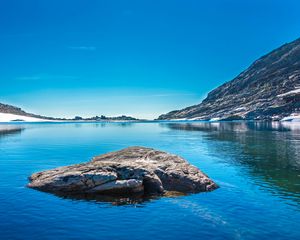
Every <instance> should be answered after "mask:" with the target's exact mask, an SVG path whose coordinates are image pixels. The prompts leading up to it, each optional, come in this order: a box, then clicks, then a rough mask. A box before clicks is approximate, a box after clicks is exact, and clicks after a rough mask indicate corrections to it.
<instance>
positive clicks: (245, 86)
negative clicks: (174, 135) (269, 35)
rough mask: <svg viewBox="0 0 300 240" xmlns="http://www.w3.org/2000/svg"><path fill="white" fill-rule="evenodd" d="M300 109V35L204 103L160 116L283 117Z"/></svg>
mask: <svg viewBox="0 0 300 240" xmlns="http://www.w3.org/2000/svg"><path fill="white" fill-rule="evenodd" d="M299 110H300V38H299V39H297V40H295V41H293V42H291V43H288V44H284V45H283V46H281V47H279V48H277V49H275V50H274V51H272V52H270V53H268V54H266V55H265V56H263V57H261V58H259V59H258V60H257V61H255V62H254V63H253V64H252V65H251V66H250V67H249V68H248V69H246V70H245V71H243V72H242V73H240V74H239V75H238V76H237V77H236V78H234V79H233V80H232V81H229V82H227V83H224V84H223V85H221V86H220V87H218V88H216V89H214V90H213V91H211V92H210V93H209V94H208V96H207V98H206V99H204V100H203V101H202V103H200V104H197V105H194V106H191V107H187V108H184V109H182V110H176V111H172V112H169V113H167V114H163V115H161V116H159V118H158V119H159V120H167V119H199V120H210V119H224V120H227V119H228V120H229V119H282V118H283V117H286V116H289V115H291V114H294V113H299Z"/></svg>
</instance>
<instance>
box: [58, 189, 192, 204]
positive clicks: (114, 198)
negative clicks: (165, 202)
mask: <svg viewBox="0 0 300 240" xmlns="http://www.w3.org/2000/svg"><path fill="white" fill-rule="evenodd" d="M55 195H56V196H58V197H61V198H63V199H70V200H84V201H91V202H95V203H109V204H111V205H113V206H124V205H128V206H136V205H139V206H141V207H142V206H143V204H145V203H147V202H150V201H153V200H158V199H160V198H162V197H168V198H173V197H180V196H187V195H189V194H184V193H180V192H173V191H169V192H166V193H164V194H162V195H145V194H130V195H103V194H90V193H89V194H87V193H82V194H66V193H59V192H57V193H55Z"/></svg>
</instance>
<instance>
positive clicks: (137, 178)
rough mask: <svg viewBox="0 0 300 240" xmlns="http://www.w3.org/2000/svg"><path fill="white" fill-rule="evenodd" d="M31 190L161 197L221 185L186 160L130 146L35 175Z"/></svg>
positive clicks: (204, 189)
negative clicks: (166, 194) (169, 193)
mask: <svg viewBox="0 0 300 240" xmlns="http://www.w3.org/2000/svg"><path fill="white" fill-rule="evenodd" d="M29 180H30V183H29V184H28V187H30V188H35V189H38V190H41V191H45V192H51V193H56V194H58V195H61V194H64V195H72V194H86V195H89V194H92V195H95V194H96V195H119V196H121V195H124V194H126V195H128V194H129V195H134V194H139V195H141V196H145V195H162V194H165V193H167V192H170V191H172V192H179V193H197V192H206V191H212V190H214V189H216V188H218V186H217V185H216V184H215V183H214V182H213V181H212V180H211V179H209V178H208V176H206V175H205V174H204V173H202V172H201V171H200V170H199V169H198V168H196V167H194V166H192V165H190V164H189V163H188V162H187V161H186V160H184V159H183V158H181V157H179V156H176V155H172V154H169V153H166V152H162V151H158V150H154V149H151V148H145V147H129V148H125V149H123V150H120V151H116V152H111V153H107V154H103V155H100V156H97V157H94V158H93V159H92V160H91V161H90V162H86V163H82V164H76V165H71V166H66V167H59V168H55V169H52V170H47V171H43V172H39V173H35V174H32V175H31V176H30V177H29Z"/></svg>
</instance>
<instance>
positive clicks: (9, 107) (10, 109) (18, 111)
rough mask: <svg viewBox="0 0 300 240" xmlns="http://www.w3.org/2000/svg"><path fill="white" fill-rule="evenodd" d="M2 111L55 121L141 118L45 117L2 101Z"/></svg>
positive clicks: (131, 118)
mask: <svg viewBox="0 0 300 240" xmlns="http://www.w3.org/2000/svg"><path fill="white" fill-rule="evenodd" d="M0 113H7V114H14V115H18V116H25V117H32V118H39V119H42V120H50V121H52V120H55V121H69V120H71V121H115V120H117V121H135V120H139V119H137V118H134V117H130V116H125V115H122V116H117V117H106V116H104V115H101V116H100V117H98V116H95V117H90V118H83V117H79V116H76V117H75V118H72V119H67V118H54V117H45V116H41V115H37V114H33V113H27V112H25V111H24V110H22V109H21V108H19V107H15V106H12V105H8V104H3V103H0Z"/></svg>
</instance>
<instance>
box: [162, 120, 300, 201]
mask: <svg viewBox="0 0 300 240" xmlns="http://www.w3.org/2000/svg"><path fill="white" fill-rule="evenodd" d="M162 126H165V127H168V128H169V129H173V130H181V131H182V130H184V131H201V132H204V133H206V134H205V136H204V138H205V139H207V140H208V141H221V142H224V143H225V142H227V143H228V142H232V143H237V144H238V147H237V148H233V147H226V146H225V144H224V147H222V145H221V149H220V145H213V144H211V145H210V146H218V148H216V149H213V148H212V149H209V151H211V152H217V153H218V154H219V155H224V156H226V155H227V156H230V157H224V158H222V159H225V160H224V161H228V159H229V160H230V161H231V162H230V164H238V165H240V166H242V167H244V168H247V170H248V171H249V173H250V174H251V175H252V176H253V177H254V179H256V180H257V184H259V185H261V186H262V187H265V188H268V189H270V191H272V193H273V194H279V195H281V196H282V197H284V196H286V197H293V198H294V199H295V200H296V201H297V202H298V203H299V201H300V200H299V197H300V124H299V123H298V124H297V123H280V122H215V123H209V122H195V123H166V124H164V123H162ZM235 149H238V150H240V151H237V152H234V150H235ZM270 184H271V185H272V187H270ZM274 187H276V189H277V190H278V191H274Z"/></svg>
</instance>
